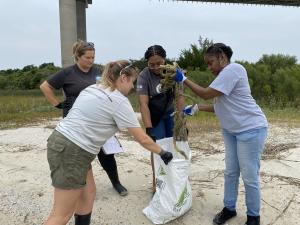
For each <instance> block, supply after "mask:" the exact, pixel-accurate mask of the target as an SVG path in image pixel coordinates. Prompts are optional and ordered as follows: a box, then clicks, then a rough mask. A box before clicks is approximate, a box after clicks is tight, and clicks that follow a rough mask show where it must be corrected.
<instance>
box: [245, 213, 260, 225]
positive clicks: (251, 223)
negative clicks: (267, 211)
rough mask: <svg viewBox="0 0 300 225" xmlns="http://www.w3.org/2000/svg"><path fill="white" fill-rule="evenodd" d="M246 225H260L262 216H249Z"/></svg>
mask: <svg viewBox="0 0 300 225" xmlns="http://www.w3.org/2000/svg"><path fill="white" fill-rule="evenodd" d="M245 225H260V216H248V215H247V222H246V223H245Z"/></svg>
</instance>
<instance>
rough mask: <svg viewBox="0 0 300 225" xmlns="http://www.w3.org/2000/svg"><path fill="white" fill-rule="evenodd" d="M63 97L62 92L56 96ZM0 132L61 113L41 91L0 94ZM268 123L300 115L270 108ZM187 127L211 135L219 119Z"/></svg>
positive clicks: (193, 121)
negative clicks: (0, 130)
mask: <svg viewBox="0 0 300 225" xmlns="http://www.w3.org/2000/svg"><path fill="white" fill-rule="evenodd" d="M56 94H57V95H58V96H59V98H62V96H61V93H60V92H57V93H56ZM128 98H129V100H130V102H131V103H132V105H133V108H134V110H135V111H138V100H137V96H136V94H134V93H131V94H130V95H129V96H128ZM0 106H1V107H0V129H7V128H14V127H21V126H24V125H28V124H36V123H38V122H40V121H43V120H48V119H51V118H56V117H60V116H61V113H62V112H61V110H57V109H56V108H54V107H53V106H51V105H50V104H49V103H48V102H47V100H46V99H45V97H44V96H43V94H42V93H41V91H40V90H25V91H22V90H17V91H15V90H10V91H7V90H5V91H3V90H1V91H0ZM263 111H264V112H265V114H266V116H267V118H268V121H269V122H270V123H273V124H274V123H275V124H281V123H285V124H287V125H289V126H295V125H299V124H300V113H299V109H297V108H292V107H290V108H285V109H274V108H272V109H269V108H267V107H265V108H263ZM187 126H188V128H189V129H190V130H192V131H193V132H194V133H197V132H198V131H199V132H200V131H201V132H203V131H204V132H210V131H216V130H219V129H220V124H219V121H218V119H217V118H216V116H215V115H214V114H213V113H205V112H201V113H198V114H197V115H196V116H192V117H188V124H187Z"/></svg>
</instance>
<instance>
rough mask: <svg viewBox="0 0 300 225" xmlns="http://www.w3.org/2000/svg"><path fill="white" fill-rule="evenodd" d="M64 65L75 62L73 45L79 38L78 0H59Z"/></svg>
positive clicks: (62, 61) (62, 62) (62, 60)
mask: <svg viewBox="0 0 300 225" xmlns="http://www.w3.org/2000/svg"><path fill="white" fill-rule="evenodd" d="M59 17H60V43H61V64H62V67H66V66H69V65H71V64H73V63H74V60H73V58H72V45H73V43H74V42H75V41H76V40H77V17H76V0H59Z"/></svg>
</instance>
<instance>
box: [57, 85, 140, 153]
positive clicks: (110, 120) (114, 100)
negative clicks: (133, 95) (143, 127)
mask: <svg viewBox="0 0 300 225" xmlns="http://www.w3.org/2000/svg"><path fill="white" fill-rule="evenodd" d="M132 127H140V124H139V122H138V119H137V117H136V114H135V112H134V110H133V108H132V106H131V104H130V102H129V100H128V98H127V97H125V96H124V95H123V94H122V93H121V92H119V91H118V90H114V91H110V90H109V89H104V88H103V87H101V86H98V85H96V84H94V85H91V86H89V87H87V88H86V89H84V90H83V91H81V93H80V95H79V96H78V98H77V99H76V101H75V103H74V105H73V107H72V109H71V110H70V112H69V114H68V115H67V117H65V118H64V119H63V120H62V121H61V122H60V123H59V124H58V125H57V127H56V128H55V129H56V130H57V131H58V132H60V133H62V134H63V135H64V136H65V137H67V138H68V139H70V140H71V141H72V142H74V143H75V144H77V145H78V146H80V147H81V148H83V149H84V150H86V151H88V152H90V153H92V154H98V153H99V151H100V147H101V146H102V145H103V144H104V143H105V142H106V140H107V139H109V138H110V137H111V136H113V135H114V134H115V133H116V132H117V131H118V130H124V129H126V128H132Z"/></svg>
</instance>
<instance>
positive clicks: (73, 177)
mask: <svg viewBox="0 0 300 225" xmlns="http://www.w3.org/2000/svg"><path fill="white" fill-rule="evenodd" d="M95 157H96V155H94V154H92V153H89V152H87V151H85V150H84V149H82V148H80V147H79V146H78V145H76V144H74V143H73V142H72V141H70V140H69V139H67V138H66V137H65V136H63V135H62V134H61V133H59V132H58V131H56V130H55V131H53V133H52V134H51V135H50V137H49V138H48V143H47V159H48V163H49V167H50V171H51V179H52V185H53V186H54V187H56V188H61V189H78V188H82V187H83V186H84V185H85V184H86V176H87V172H88V171H89V170H90V169H91V162H92V161H93V160H94V158H95Z"/></svg>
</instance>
